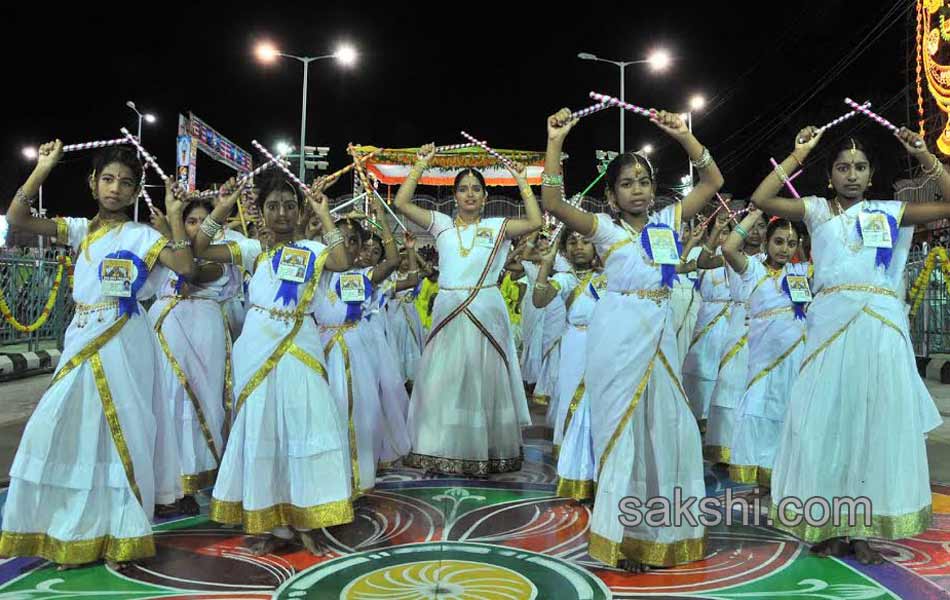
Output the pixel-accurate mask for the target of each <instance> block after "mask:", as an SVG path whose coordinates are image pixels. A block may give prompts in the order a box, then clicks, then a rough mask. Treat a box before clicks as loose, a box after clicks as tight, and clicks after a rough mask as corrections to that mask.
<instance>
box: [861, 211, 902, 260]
mask: <svg viewBox="0 0 950 600" xmlns="http://www.w3.org/2000/svg"><path fill="white" fill-rule="evenodd" d="M864 212H865V213H871V214H874V213H876V214H881V215H884V218H885V219H887V225H888V229H890V233H891V246H892V247H891V248H878V249H877V255H876V256H875V257H874V265H875V266H878V267H884V268H885V269H887V268H888V267H890V266H891V257H892V256H894V248H893V245H894V243H896V242H897V229H898V228H897V219H895V218H894V217H893V216H891V215H889V214H887V213H886V212H884V211H883V210H866V211H864ZM855 227H857V229H858V236H859V237H860V238H861V240H862V241H863V240H864V233H863V232H862V231H861V218H860V216H859V217H858V221H857V223H856V224H855Z"/></svg>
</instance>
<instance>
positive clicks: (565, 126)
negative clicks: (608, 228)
mask: <svg viewBox="0 0 950 600" xmlns="http://www.w3.org/2000/svg"><path fill="white" fill-rule="evenodd" d="M576 124H577V119H571V109H569V108H562V109H561V110H560V111H558V112H557V114H554V115H551V116H550V117H548V147H547V151H546V152H545V155H544V175H543V177H544V180H543V182H542V183H541V203H542V204H543V205H544V209H545V210H547V211H548V212H549V213H551V214H552V215H554V216H555V217H556V218H557V219H558V220H559V221H561V222H562V223H564V226H565V227H567V228H568V229H570V230H571V231H576V232H577V233H579V234H581V235H583V236H585V237H586V236H589V235H591V234H592V233H594V223H595V222H596V220H595V217H594V215H592V214H590V213H589V212H585V211H583V210H580V209H579V208H575V207H573V206H571V205H570V204H568V203H567V202H565V201H564V196H563V194H562V193H561V190H562V189H563V186H562V185H561V184H562V183H563V181H564V178H563V177H562V176H561V149H562V148H563V147H564V140H565V139H567V134H568V133H570V131H571V129H572V128H573V127H574V125H576Z"/></svg>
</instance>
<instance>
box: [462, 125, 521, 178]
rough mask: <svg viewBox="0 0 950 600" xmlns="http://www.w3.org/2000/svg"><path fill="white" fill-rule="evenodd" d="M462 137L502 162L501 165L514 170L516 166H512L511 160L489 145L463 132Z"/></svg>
mask: <svg viewBox="0 0 950 600" xmlns="http://www.w3.org/2000/svg"><path fill="white" fill-rule="evenodd" d="M462 137H464V138H465V139H467V140H470V141H471V142H472V143H473V144H476V145H478V146H479V147H480V148H481V149H482V150H484V151H485V152H487V153H489V154H491V155H492V156H494V157H495V158H497V159H498V160H499V161H500V162H501V164H503V165H505V167H507V168H509V169H514V166H513V165H512V164H511V161H510V160H508V159H507V158H505V157H504V156H502V155H501V154H498V152H496V151H495V150H493V149H492V148H490V147H489V146H488V144H486V143H485V142H483V141H481V140H478V139H476V138H475V137H474V136H473V135H471V134H470V133H466V132H464V131H463V132H462Z"/></svg>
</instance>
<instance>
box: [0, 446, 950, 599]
mask: <svg viewBox="0 0 950 600" xmlns="http://www.w3.org/2000/svg"><path fill="white" fill-rule="evenodd" d="M706 482H707V489H708V493H709V494H710V495H716V496H723V495H724V494H725V492H726V490H727V489H731V490H732V491H733V493H735V494H736V495H737V496H742V495H743V494H745V495H747V494H748V488H746V487H741V486H735V485H734V484H732V483H731V482H729V481H728V480H727V478H726V477H725V474H724V473H722V472H719V471H713V470H709V469H707V473H706ZM553 483H554V470H553V468H552V464H551V458H550V452H549V444H548V443H547V442H543V441H532V443H531V445H530V446H529V447H528V448H527V449H526V463H525V468H524V469H523V470H522V471H521V472H519V473H515V474H509V475H505V476H497V477H493V478H492V479H491V480H486V481H475V480H456V479H447V478H432V477H426V476H424V475H423V474H422V473H421V472H419V471H415V470H412V469H396V470H391V471H387V472H384V474H383V477H381V479H380V480H379V482H378V485H377V488H376V491H375V492H373V493H372V494H370V495H369V496H367V497H364V498H362V499H361V500H360V501H359V502H358V505H357V507H358V514H357V518H356V521H355V522H354V523H352V524H350V525H347V526H344V527H340V528H336V529H334V530H333V531H332V532H328V531H324V532H322V533H323V535H324V536H325V542H326V544H327V545H328V546H329V547H330V548H331V549H332V554H331V556H329V557H322V558H317V557H314V556H312V555H310V554H309V553H307V552H306V551H304V550H303V549H302V548H300V549H296V550H293V551H291V552H289V553H285V554H280V555H269V556H264V557H259V558H258V557H254V556H251V555H250V554H249V552H248V551H247V550H246V549H245V548H244V544H246V543H247V538H245V537H244V536H242V535H241V532H240V531H239V530H236V529H234V528H226V527H221V526H219V525H217V524H215V523H212V522H210V521H208V520H207V519H206V518H205V517H204V516H199V517H193V518H187V519H180V520H171V521H167V522H164V523H161V524H159V525H157V526H156V528H155V529H156V542H157V546H158V556H156V557H155V558H153V559H150V560H148V561H143V562H142V563H141V564H138V565H136V566H135V567H133V568H132V569H131V570H130V571H128V572H126V573H123V574H119V573H116V572H113V571H111V570H109V569H107V568H106V567H105V566H102V565H96V566H92V567H87V568H83V569H77V570H73V571H68V572H57V571H56V570H55V569H54V568H52V567H50V565H48V564H47V563H45V562H43V561H41V560H37V559H12V560H6V561H2V562H0V600H47V599H57V600H64V599H70V600H72V599H80V598H82V599H85V598H94V599H99V598H108V599H110V600H126V599H128V600H145V599H149V598H163V599H178V598H181V599H185V598H187V599H191V600H194V599H216V600H221V599H225V598H227V599H264V598H279V599H326V598H346V599H353V600H386V599H389V600H414V599H420V600H422V599H425V600H435V599H440V600H441V599H445V600H476V599H480V600H496V599H497V600H519V599H534V598H536V599H538V600H548V599H558V600H561V599H564V600H568V599H572V598H582V599H585V600H599V599H605V598H618V599H620V598H623V599H633V598H652V599H657V598H691V599H693V600H699V599H709V600H731V599H759V598H787V599H794V600H819V599H820V600H834V599H839V598H840V599H847V600H864V599H877V598H882V599H886V598H905V599H921V600H929V599H937V598H941V599H946V598H950V488H945V487H940V486H935V487H934V512H935V520H934V525H933V528H932V529H931V530H930V531H928V532H927V533H926V534H924V535H921V536H919V537H918V538H914V539H911V540H902V541H901V542H899V543H884V544H877V545H876V547H877V548H878V549H879V550H880V551H882V552H883V553H884V554H885V556H886V557H887V558H888V559H889V560H890V562H888V563H886V564H884V565H881V566H877V567H864V566H862V565H860V564H858V563H857V562H855V561H853V560H844V561H839V560H835V559H820V558H816V557H813V556H810V555H809V554H808V551H807V548H805V547H804V546H802V545H800V544H799V543H797V542H796V541H795V540H794V539H792V538H790V537H788V536H786V535H784V534H782V533H779V532H777V531H775V530H771V529H766V528H764V527H754V526H743V525H733V526H731V527H725V526H721V527H717V528H713V529H711V530H710V532H709V555H708V557H707V558H706V560H704V561H701V562H696V563H692V564H689V565H685V566H682V567H679V568H675V569H668V570H662V571H654V572H652V573H648V574H643V575H630V574H627V573H624V572H621V571H617V570H613V569H607V568H603V567H602V566H601V565H599V564H598V563H597V562H596V561H594V560H593V559H591V558H590V557H589V556H588V555H587V552H586V548H587V542H586V539H587V532H588V520H589V517H590V514H589V512H588V509H587V508H586V507H584V506H581V505H579V504H577V503H574V502H571V501H566V500H563V499H559V498H556V497H554V496H553ZM4 495H5V494H0V502H2V500H3V499H4ZM204 500H205V501H206V500H207V498H204Z"/></svg>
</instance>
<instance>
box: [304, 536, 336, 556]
mask: <svg viewBox="0 0 950 600" xmlns="http://www.w3.org/2000/svg"><path fill="white" fill-rule="evenodd" d="M300 541H301V543H303V546H304V548H306V549H307V550H308V551H309V552H310V554H313V555H314V556H327V555H328V554H330V547H329V546H328V545H327V543H326V542H325V541H324V540H323V539H322V538H321V537H319V536H318V535H317V532H316V531H313V530H311V531H301V532H300Z"/></svg>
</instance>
